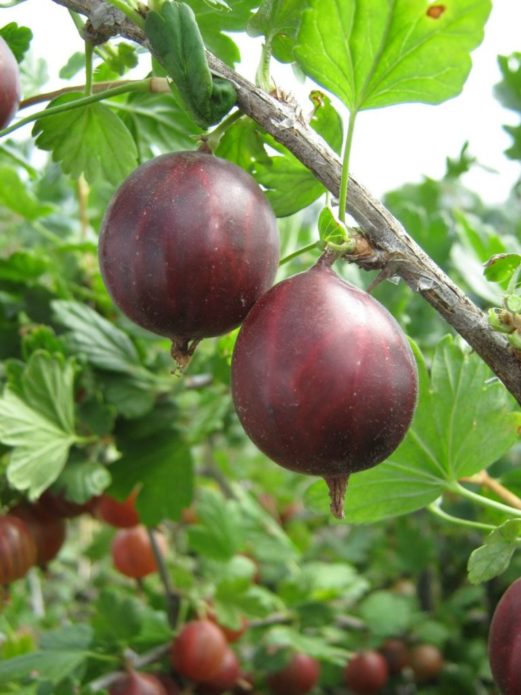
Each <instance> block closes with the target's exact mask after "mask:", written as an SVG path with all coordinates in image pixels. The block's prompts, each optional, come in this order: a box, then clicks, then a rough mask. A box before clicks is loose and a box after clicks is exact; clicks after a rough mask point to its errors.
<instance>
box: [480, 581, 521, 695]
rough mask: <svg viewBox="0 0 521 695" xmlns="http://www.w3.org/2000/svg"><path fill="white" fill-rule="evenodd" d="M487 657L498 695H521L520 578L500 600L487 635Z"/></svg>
mask: <svg viewBox="0 0 521 695" xmlns="http://www.w3.org/2000/svg"><path fill="white" fill-rule="evenodd" d="M488 656H489V660H490V668H491V670H492V675H493V676H494V680H495V682H496V684H497V686H498V687H499V689H500V691H501V693H502V695H518V694H519V693H520V692H521V578H520V579H516V581H515V582H513V584H511V585H510V586H509V587H508V589H507V590H506V591H505V593H504V594H503V596H502V597H501V598H500V600H499V602H498V604H497V606H496V608H495V610H494V614H493V616H492V621H491V623H490V630H489V635H488Z"/></svg>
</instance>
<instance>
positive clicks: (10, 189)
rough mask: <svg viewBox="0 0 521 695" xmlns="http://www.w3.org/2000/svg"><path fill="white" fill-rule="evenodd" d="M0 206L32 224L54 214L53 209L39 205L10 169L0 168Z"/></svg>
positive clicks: (15, 173) (50, 206)
mask: <svg viewBox="0 0 521 695" xmlns="http://www.w3.org/2000/svg"><path fill="white" fill-rule="evenodd" d="M0 205H3V206H4V207H5V208H7V209H8V210H11V211H12V212H14V213H15V214H17V215H20V217H22V218H23V219H25V220H29V221H30V222H34V221H35V220H37V219H39V218H40V217H46V216H47V215H50V214H51V213H52V212H54V207H53V206H52V205H49V204H47V203H41V202H40V201H39V200H38V199H37V198H36V196H34V195H33V194H32V192H31V189H30V187H28V185H27V183H25V182H24V181H22V180H21V178H20V177H19V176H18V174H17V172H16V171H15V170H14V169H11V167H8V166H0Z"/></svg>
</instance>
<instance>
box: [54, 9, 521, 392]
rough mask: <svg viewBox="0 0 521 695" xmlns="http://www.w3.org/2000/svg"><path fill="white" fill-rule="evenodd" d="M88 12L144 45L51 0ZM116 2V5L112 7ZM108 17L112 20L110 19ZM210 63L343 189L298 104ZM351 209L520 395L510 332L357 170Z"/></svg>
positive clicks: (137, 34) (397, 266)
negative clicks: (502, 330) (503, 331)
mask: <svg viewBox="0 0 521 695" xmlns="http://www.w3.org/2000/svg"><path fill="white" fill-rule="evenodd" d="M53 2H56V3H57V4H59V5H63V6H65V7H68V8H69V9H72V10H74V11H76V12H79V13H81V14H84V15H87V16H88V17H89V19H90V23H88V24H90V25H91V26H90V28H91V29H92V31H93V32H95V33H96V32H97V33H98V35H99V38H100V40H101V39H102V38H103V37H104V38H106V39H108V38H110V36H114V35H120V36H124V37H125V38H127V39H130V40H132V41H136V42H138V43H140V44H145V45H146V39H145V35H144V33H143V31H142V30H141V29H140V28H139V27H138V26H136V25H135V24H133V23H132V22H130V21H129V20H128V19H127V18H126V17H125V16H124V15H122V14H121V13H118V12H117V11H115V10H114V8H113V7H110V6H108V5H107V4H106V3H105V2H104V1H103V0H53ZM109 10H110V12H109ZM104 18H106V21H104ZM207 58H208V63H209V66H210V69H211V71H212V72H213V73H214V74H215V75H217V76H219V77H224V78H225V79H228V80H230V81H231V82H232V83H233V85H234V87H235V89H236V91H237V101H238V106H239V107H240V109H241V110H242V112H243V113H244V114H246V115H248V116H249V117H250V118H252V119H253V120H254V121H256V123H258V124H259V125H260V126H261V127H262V128H264V129H265V130H266V131H267V132H268V133H270V134H271V135H273V137H274V138H275V139H276V140H277V141H278V142H280V143H281V144H283V145H285V146H286V147H287V148H288V150H290V151H291V152H292V153H293V154H294V155H295V156H296V157H297V159H299V160H300V161H301V162H302V163H303V164H304V165H305V166H306V167H308V168H309V169H310V171H311V172H312V173H313V174H314V175H315V176H316V178H317V179H318V180H319V181H321V182H322V183H323V184H324V186H325V187H326V188H327V189H328V190H330V191H331V192H332V193H333V195H335V196H338V194H339V188H340V177H341V162H340V159H339V158H338V156H337V154H336V153H335V152H333V151H332V150H331V148H330V147H329V146H328V145H327V144H326V143H325V142H324V141H323V140H322V139H321V138H320V136H319V135H318V134H317V133H316V132H315V131H314V130H313V129H312V128H311V127H309V126H308V125H307V124H306V123H304V122H303V121H302V119H301V118H299V116H298V113H297V112H296V110H295V109H294V108H293V107H292V106H290V105H289V104H287V103H284V102H281V101H278V100H277V99H276V98H275V97H272V96H270V95H269V94H267V93H266V92H264V91H263V90H261V89H259V88H257V87H255V86H254V85H253V84H252V83H251V82H249V81H248V80H246V79H245V78H244V77H242V76H241V75H239V74H238V73H236V72H234V71H233V70H231V69H230V68H229V67H228V66H227V65H225V64H224V63H223V62H222V61H220V60H219V59H218V58H216V57H215V56H213V55H212V54H211V53H207ZM347 207H348V211H349V213H350V214H351V215H352V216H353V217H354V218H355V219H356V220H357V222H358V223H359V225H360V227H361V229H362V232H363V234H364V235H365V236H367V237H368V239H369V240H370V242H371V244H372V245H374V246H375V247H376V248H377V249H379V250H380V252H381V254H382V256H381V257H382V259H383V262H384V264H385V265H386V266H388V267H390V269H392V274H394V275H398V276H400V277H401V278H403V280H404V281H405V282H406V283H407V284H408V285H409V286H410V287H411V288H412V289H413V290H414V291H415V292H418V293H420V294H421V295H422V297H424V299H426V301H427V302H429V304H431V306H432V307H434V309H435V310H436V311H437V312H438V313H439V314H440V316H442V317H443V318H444V319H445V320H446V321H447V322H448V323H449V324H450V325H451V326H452V327H453V328H454V329H455V330H456V331H457V332H458V333H459V334H460V335H461V336H462V337H463V338H464V339H465V340H466V341H467V342H468V343H469V345H470V346H471V347H472V348H473V349H474V350H475V351H476V352H477V353H478V354H479V355H480V356H481V358H482V359H483V360H484V361H485V362H486V363H487V364H488V366H489V367H490V368H491V369H492V371H493V372H494V373H495V374H496V375H497V376H498V378H499V379H500V380H501V381H502V382H503V384H504V385H505V386H506V388H507V389H508V390H509V391H510V392H511V393H512V394H513V396H514V397H515V398H516V399H517V400H518V402H519V403H521V361H520V359H519V357H518V356H517V355H516V354H515V353H514V352H513V351H512V350H511V349H510V347H509V345H508V342H507V340H506V338H505V337H504V336H503V335H500V334H499V333H496V332H495V331H493V330H492V328H491V327H490V326H489V324H488V321H487V318H486V316H485V314H484V313H483V312H482V311H481V310H480V309H479V308H478V307H477V306H476V305H475V304H474V303H473V302H472V301H471V300H470V299H469V298H468V297H467V296H466V295H465V294H464V292H463V291H462V290H461V289H460V288H459V287H458V286H457V285H456V284H455V283H454V282H453V281H452V280H451V279H450V278H449V277H448V276H447V275H446V274H445V273H444V272H443V271H442V270H441V268H439V267H438V266H437V265H436V264H435V263H434V261H433V260H432V259H431V258H430V257H429V256H428V255H427V254H426V253H425V252H424V251H423V249H422V248H421V247H420V246H418V244H417V243H416V242H415V241H414V240H413V239H412V238H411V237H410V236H409V235H408V234H407V233H406V232H405V230H404V229H403V227H402V225H401V224H400V222H399V221H398V220H397V219H396V218H394V217H393V215H392V214H391V213H390V212H389V210H387V209H386V208H385V207H384V206H383V205H382V203H380V202H379V201H378V200H377V199H375V198H374V197H373V196H372V195H371V194H370V193H369V192H368V191H367V190H366V189H365V188H364V187H363V186H362V185H361V184H359V183H358V181H356V180H355V179H354V178H352V177H350V179H349V197H348V206H347Z"/></svg>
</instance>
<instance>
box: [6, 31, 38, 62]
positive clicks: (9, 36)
mask: <svg viewBox="0 0 521 695" xmlns="http://www.w3.org/2000/svg"><path fill="white" fill-rule="evenodd" d="M0 36H1V37H2V38H3V39H4V41H5V42H6V43H7V44H8V46H9V48H10V49H11V51H12V52H13V54H14V57H15V58H16V60H17V62H18V63H21V62H22V60H23V58H24V55H25V54H26V53H27V51H28V50H29V46H30V45H31V41H32V38H33V32H32V31H31V30H30V29H29V28H28V27H21V26H18V24H17V23H16V22H10V23H9V24H6V25H5V26H3V27H1V28H0Z"/></svg>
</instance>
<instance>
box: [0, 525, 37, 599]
mask: <svg viewBox="0 0 521 695" xmlns="http://www.w3.org/2000/svg"><path fill="white" fill-rule="evenodd" d="M35 562H36V543H35V542H34V538H33V536H32V533H31V532H30V530H29V528H28V526H27V524H26V523H25V522H24V521H23V520H22V519H19V518H18V517H17V516H10V515H8V516H2V517H0V585H5V584H10V583H11V582H14V581H16V580H17V579H21V578H22V577H24V576H25V575H26V574H27V572H28V571H29V570H30V568H31V567H32V566H33V565H34V564H35Z"/></svg>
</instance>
